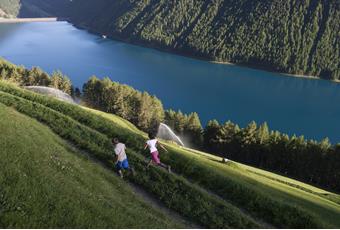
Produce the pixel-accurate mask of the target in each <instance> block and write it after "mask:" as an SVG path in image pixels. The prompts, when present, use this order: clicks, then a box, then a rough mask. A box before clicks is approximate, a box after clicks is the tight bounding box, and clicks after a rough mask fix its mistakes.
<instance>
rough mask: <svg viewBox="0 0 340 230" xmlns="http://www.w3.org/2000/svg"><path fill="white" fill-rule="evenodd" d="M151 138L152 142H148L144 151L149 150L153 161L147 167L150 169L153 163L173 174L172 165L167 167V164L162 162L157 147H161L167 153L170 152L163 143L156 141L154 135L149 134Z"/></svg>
mask: <svg viewBox="0 0 340 230" xmlns="http://www.w3.org/2000/svg"><path fill="white" fill-rule="evenodd" d="M149 138H150V140H148V141H147V142H146V143H145V147H144V149H147V148H149V150H150V154H151V160H150V162H149V163H148V166H147V167H150V165H151V163H154V164H155V165H157V166H161V167H163V168H166V169H167V170H168V172H169V173H170V172H171V167H170V165H166V164H164V163H162V162H161V160H160V159H159V153H158V149H157V146H159V147H161V148H162V149H164V151H166V152H168V150H167V149H166V148H165V147H164V146H163V145H162V144H161V143H159V142H158V140H157V139H156V137H155V136H154V135H153V134H149Z"/></svg>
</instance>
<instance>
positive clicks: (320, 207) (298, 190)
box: [91, 110, 340, 227]
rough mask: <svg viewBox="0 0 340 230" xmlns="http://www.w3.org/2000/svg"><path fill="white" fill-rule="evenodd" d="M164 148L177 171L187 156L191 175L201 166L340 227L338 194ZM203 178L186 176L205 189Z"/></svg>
mask: <svg viewBox="0 0 340 230" xmlns="http://www.w3.org/2000/svg"><path fill="white" fill-rule="evenodd" d="M91 112H92V113H95V114H97V115H100V116H102V117H105V118H107V119H109V120H111V121H112V122H114V123H115V124H117V125H119V126H121V127H122V128H124V129H126V128H129V127H131V128H129V130H130V132H131V133H135V134H136V135H144V137H146V134H143V133H142V132H140V131H138V129H136V128H135V127H134V126H133V125H131V124H130V123H129V122H128V121H125V120H122V119H121V118H119V117H117V116H115V115H111V114H107V113H104V112H100V111H97V110H91ZM165 144H166V145H167V146H168V148H169V149H170V150H171V152H172V153H173V154H172V155H171V154H169V155H162V160H163V161H165V162H167V163H170V164H171V165H173V166H174V168H175V169H176V168H178V167H179V166H178V164H176V159H175V158H178V157H179V156H184V158H183V159H184V160H183V161H186V160H189V161H190V162H185V163H184V164H185V166H184V167H186V168H187V169H186V171H190V169H188V168H190V167H193V166H194V167H199V166H198V165H200V166H201V167H202V168H204V169H206V173H208V175H207V178H211V180H214V179H215V180H218V179H219V180H222V183H223V181H224V182H225V183H228V181H229V180H232V181H237V182H238V183H239V184H241V185H242V186H244V187H246V188H248V189H249V190H250V191H256V192H259V193H262V194H265V195H266V196H268V197H271V198H273V199H274V200H277V201H279V202H282V203H286V204H290V205H292V206H298V207H301V208H303V209H305V210H308V211H309V212H311V213H313V214H314V215H315V216H318V218H320V219H321V220H323V221H324V222H325V223H326V225H328V226H329V227H339V226H340V219H339V218H338V216H339V215H340V195H338V194H335V193H332V192H328V191H325V190H323V189H319V188H316V187H314V186H311V185H308V184H305V183H302V182H299V181H296V180H293V179H290V178H287V177H284V176H280V175H277V174H274V173H271V172H268V171H264V170H261V169H257V168H254V167H250V166H247V165H243V164H240V163H237V162H229V163H227V164H224V163H221V158H220V157H216V156H214V155H211V154H207V153H204V152H200V151H196V150H191V149H187V148H181V147H178V146H176V145H173V144H169V143H165ZM177 154H178V155H177ZM201 173H202V174H203V173H204V171H201ZM202 174H199V175H198V177H195V176H194V175H193V174H190V173H188V174H187V175H191V178H192V179H193V180H195V181H196V183H198V184H201V185H202V186H205V185H206V184H205V182H203V180H204V179H203V178H202V177H201V175H202ZM200 177H201V178H200ZM200 180H202V182H200ZM209 188H210V189H214V186H209ZM219 188H220V189H221V190H220V191H217V190H216V193H220V194H219V195H220V196H223V197H225V198H226V199H227V200H228V199H230V194H228V193H225V192H226V191H225V189H224V188H223V186H219ZM215 189H216V188H215ZM255 215H256V214H255Z"/></svg>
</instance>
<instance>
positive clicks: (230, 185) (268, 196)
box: [0, 83, 340, 228]
mask: <svg viewBox="0 0 340 230" xmlns="http://www.w3.org/2000/svg"><path fill="white" fill-rule="evenodd" d="M0 102H1V103H5V104H6V105H8V106H11V107H13V108H15V109H17V110H18V111H20V112H21V113H24V114H27V115H28V116H31V117H33V118H35V119H37V120H39V121H40V122H43V123H45V124H46V125H47V126H49V127H51V129H52V130H53V131H54V132H56V133H57V134H58V135H59V136H61V137H62V138H64V139H66V140H68V141H71V142H72V143H73V144H75V145H76V146H77V147H78V148H82V149H85V150H86V151H88V152H89V154H91V155H92V156H93V157H94V158H96V159H98V160H100V161H101V162H103V163H104V164H107V163H108V164H109V165H111V164H112V163H110V162H108V151H109V149H110V148H111V147H109V146H107V141H109V139H108V138H110V137H112V136H118V137H119V138H120V139H121V140H123V141H124V142H125V143H126V144H127V146H128V147H129V156H130V161H131V163H132V164H133V165H134V166H135V168H136V171H137V176H136V177H133V178H129V180H131V181H132V182H133V183H136V184H139V185H140V186H142V187H143V188H144V189H145V190H146V191H149V192H150V193H152V194H154V196H155V197H157V199H159V200H160V201H161V202H162V203H164V204H165V205H166V206H167V207H169V208H171V209H173V210H175V211H177V212H178V213H179V214H181V215H182V216H185V217H187V218H190V219H191V220H193V221H194V222H196V223H199V224H201V225H203V226H207V227H209V226H212V227H214V226H219V227H227V226H239V227H249V226H250V227H255V226H268V225H269V226H275V227H297V228H300V227H302V228H319V227H331V228H334V227H335V228H337V227H339V226H340V222H339V218H338V216H339V214H340V205H339V203H340V197H339V195H337V194H334V193H331V192H327V191H324V190H321V189H317V188H315V187H313V186H310V185H306V184H303V183H300V182H298V181H294V180H291V179H288V178H285V177H282V176H278V175H275V174H273V173H269V172H266V171H263V170H258V169H256V168H252V167H248V166H244V165H241V164H238V163H235V162H229V163H227V164H222V163H220V162H219V161H220V159H219V158H218V157H215V156H212V155H210V154H206V153H202V152H197V151H194V150H190V149H183V148H178V147H176V146H174V145H171V144H167V145H168V149H169V150H170V151H169V154H166V155H165V154H162V155H161V157H162V160H163V161H164V162H166V163H169V164H171V165H172V167H173V169H174V172H175V174H171V175H169V174H167V173H166V172H165V171H163V170H159V169H157V168H152V169H151V170H145V158H144V156H143V155H145V153H144V152H143V150H142V148H143V143H144V140H145V134H144V133H142V132H141V131H139V130H137V129H136V128H135V127H134V126H133V125H131V124H130V123H129V122H127V121H125V120H123V119H121V118H118V117H116V116H113V115H109V114H106V113H102V112H99V111H95V110H91V109H87V108H86V109H84V108H82V107H79V106H76V105H70V104H67V103H63V102H59V101H56V100H54V99H49V98H46V97H44V96H39V95H36V94H34V93H31V92H28V91H25V90H20V89H18V88H16V87H13V86H11V85H8V84H5V83H0ZM191 183H194V184H191ZM223 207H229V208H228V209H224V208H223ZM254 220H255V221H256V222H257V224H255V223H254V222H253V221H254Z"/></svg>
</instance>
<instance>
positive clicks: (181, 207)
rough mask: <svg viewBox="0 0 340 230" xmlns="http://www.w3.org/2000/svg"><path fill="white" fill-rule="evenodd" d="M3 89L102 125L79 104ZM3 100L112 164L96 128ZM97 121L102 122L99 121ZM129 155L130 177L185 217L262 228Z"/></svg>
mask: <svg viewBox="0 0 340 230" xmlns="http://www.w3.org/2000/svg"><path fill="white" fill-rule="evenodd" d="M1 85H2V84H1ZM1 88H2V89H1V90H6V88H7V89H8V91H11V92H15V91H17V92H18V93H19V94H24V95H25V96H26V97H32V98H31V99H33V98H37V99H38V100H44V101H45V103H48V104H49V105H50V106H54V107H56V108H60V110H63V109H65V110H66V111H69V112H70V113H73V114H76V113H78V114H84V117H78V118H77V119H79V120H83V119H84V120H85V122H86V120H87V119H88V118H89V117H92V116H93V117H97V120H95V121H90V122H91V123H92V124H93V125H99V126H102V125H103V124H101V120H103V119H100V118H98V116H95V115H90V114H88V112H86V111H85V110H82V109H81V108H79V107H77V106H73V105H70V104H67V103H63V102H59V101H57V100H53V99H48V98H44V97H42V96H40V95H35V94H33V93H29V92H25V91H21V90H18V89H14V88H11V87H9V86H5V85H2V87H1ZM0 102H1V103H3V104H5V105H7V106H11V107H13V108H15V109H16V110H18V111H19V112H21V113H24V114H26V115H28V116H30V117H32V118H35V119H37V120H38V121H40V122H42V123H44V124H46V125H47V126H49V127H50V128H51V129H52V130H53V131H54V132H55V133H57V134H58V135H59V136H61V137H62V138H64V139H66V140H68V141H70V142H71V143H73V144H74V145H75V146H77V147H78V148H80V149H84V150H86V151H87V152H89V153H90V154H91V155H92V156H94V157H96V158H97V159H98V160H101V161H102V162H103V163H104V164H107V165H111V164H112V163H111V161H112V146H111V143H110V139H109V138H108V137H107V136H105V135H104V134H101V133H99V132H97V131H94V130H92V129H91V128H89V127H86V126H84V125H82V124H80V123H78V122H76V121H75V120H73V119H71V118H70V117H68V116H66V115H63V114H61V113H60V112H57V111H54V110H52V109H50V108H48V107H45V106H43V105H41V104H38V103H36V102H33V101H29V100H26V99H23V98H20V97H16V96H13V95H10V94H7V93H4V92H0ZM73 110H76V111H75V112H74V111H73ZM96 121H98V122H99V124H97V122H96ZM106 122H107V121H106ZM104 123H105V121H104ZM105 125H107V124H105ZM105 129H106V130H110V131H111V132H112V131H113V132H118V131H119V130H116V131H115V130H114V129H113V127H112V126H111V125H109V126H106V127H105ZM111 134H112V133H110V137H112V136H113V135H112V136H111ZM114 136H119V133H115V135H114ZM122 140H124V139H122ZM142 143H143V142H142ZM135 146H136V145H135ZM129 157H130V158H129V159H130V161H131V163H132V165H134V167H135V169H136V171H137V176H135V177H130V180H131V181H133V182H134V183H136V184H139V185H141V186H143V187H144V188H145V189H146V190H147V191H149V192H151V193H152V194H154V195H155V196H157V197H158V198H159V199H160V200H161V201H163V202H164V203H165V205H167V206H168V207H169V208H172V209H174V210H176V211H177V212H179V213H180V214H182V215H183V216H185V217H188V218H190V219H192V220H194V221H196V222H197V223H199V224H202V225H204V226H206V227H210V228H213V227H215V228H223V227H224V228H225V227H234V228H254V227H258V225H257V224H256V223H255V222H254V221H253V220H251V219H250V218H249V217H247V216H246V215H244V214H242V213H241V212H240V211H239V210H238V209H237V208H235V207H233V206H232V205H230V204H228V203H226V202H222V201H220V200H217V199H215V198H213V197H211V196H210V195H209V194H207V193H206V192H203V191H201V190H200V189H198V188H196V187H195V186H193V185H191V184H189V183H188V182H187V181H185V180H183V179H182V178H180V177H177V176H174V175H170V174H168V173H167V172H166V171H164V170H161V169H159V168H152V169H150V170H145V162H144V159H143V158H142V157H141V156H140V155H138V154H137V153H136V152H135V151H134V150H133V149H129Z"/></svg>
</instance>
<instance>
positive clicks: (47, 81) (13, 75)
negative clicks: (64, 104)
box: [0, 58, 79, 95]
mask: <svg viewBox="0 0 340 230" xmlns="http://www.w3.org/2000/svg"><path fill="white" fill-rule="evenodd" d="M0 79H2V80H7V81H10V82H13V83H15V84H18V85H20V86H47V87H52V88H56V89H59V90H61V91H63V92H65V93H67V94H74V93H76V92H77V93H78V95H79V89H76V90H74V89H73V87H72V83H71V81H70V79H69V78H68V77H67V76H66V75H64V74H63V73H62V72H61V71H55V72H53V73H52V75H49V74H48V73H46V72H44V71H43V70H42V69H40V68H39V67H33V68H32V69H26V68H25V67H23V66H17V65H13V64H11V63H9V62H7V61H5V60H3V59H1V58H0Z"/></svg>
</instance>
